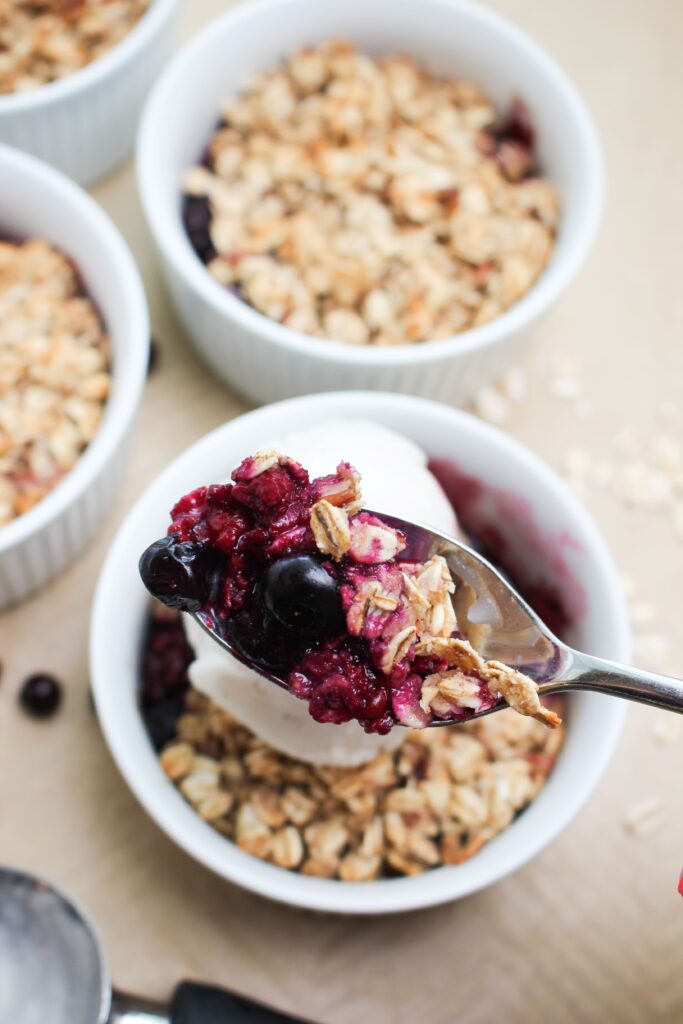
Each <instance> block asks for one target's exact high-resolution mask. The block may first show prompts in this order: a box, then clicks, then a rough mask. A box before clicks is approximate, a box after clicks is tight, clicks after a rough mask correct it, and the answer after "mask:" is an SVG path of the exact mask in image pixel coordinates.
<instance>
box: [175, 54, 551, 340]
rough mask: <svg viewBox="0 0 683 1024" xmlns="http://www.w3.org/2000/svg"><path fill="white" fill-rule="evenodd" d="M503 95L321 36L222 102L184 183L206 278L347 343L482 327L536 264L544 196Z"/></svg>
mask: <svg viewBox="0 0 683 1024" xmlns="http://www.w3.org/2000/svg"><path fill="white" fill-rule="evenodd" d="M533 143H534V139H533V132H532V130H531V128H530V126H529V123H528V115H527V113H526V110H525V108H524V107H523V105H522V104H521V103H520V102H519V101H518V102H517V103H516V104H515V105H514V106H513V109H512V111H511V113H510V116H509V117H508V118H507V120H504V121H501V119H500V118H499V116H498V114H497V112H496V110H495V108H494V107H493V105H492V104H491V102H490V100H489V99H488V98H487V97H486V96H485V95H483V94H482V93H481V92H480V91H479V90H478V89H477V88H475V87H474V86H473V85H471V84H470V83H467V82H463V81H459V80H457V79H454V78H444V77H439V76H437V75H435V74H433V73H431V72H430V71H428V70H427V69H425V68H422V67H419V66H418V65H416V64H415V63H414V62H413V61H411V60H409V59H408V58H406V57H401V56H390V57H385V58H382V59H379V60H373V59H371V58H370V57H368V56H366V55H364V54H362V53H359V52H357V51H356V50H355V49H354V48H353V46H351V45H350V44H349V43H347V42H344V41H339V40H333V41H329V42H325V43H322V44H321V45H318V46H315V47H312V48H310V49H306V50H302V51H300V52H298V53H296V54H294V55H293V56H291V57H290V58H289V59H288V60H286V61H285V62H284V63H283V65H282V66H281V67H279V68H276V69H274V70H272V71H268V72H266V73H265V74H262V75H260V76H259V77H257V78H256V79H255V80H254V81H252V83H251V85H250V86H249V88H248V89H247V90H246V91H245V92H244V94H243V95H241V96H240V97H238V98H237V99H235V100H233V101H232V102H230V103H228V104H227V105H226V107H225V109H224V111H223V114H222V119H221V123H220V127H219V129H218V130H217V132H216V133H215V134H214V136H213V137H212V139H211V141H210V143H209V146H208V150H207V154H206V158H205V161H204V164H202V165H201V166H196V167H194V168H193V169H191V170H190V171H189V172H188V174H187V175H186V178H185V183H184V191H185V211H184V220H185V225H186V228H187V230H188V234H189V236H190V240H191V242H192V244H193V246H194V248H195V251H196V252H197V253H198V255H199V256H200V258H201V259H202V260H203V261H204V262H205V263H206V264H207V266H208V269H209V271H210V273H211V274H212V275H213V276H214V278H215V279H216V280H217V281H218V282H219V283H220V284H221V285H222V286H224V287H227V288H230V289H232V290H233V291H234V292H235V293H236V294H237V295H238V296H240V297H241V298H242V299H243V300H244V301H246V302H247V303H249V304H250V305H252V306H253V307H254V308H255V309H257V310H259V311H260V312H261V313H263V314H264V315H265V316H268V317H270V318H272V319H274V320H277V321H279V322H280V323H283V324H285V325H287V326H290V327H292V328H294V329H295V330H299V331H302V332H304V333H306V334H310V335H315V336H318V337H320V338H332V339H335V340H337V341H342V342H346V343H347V344H350V345H404V344H410V343H419V342H424V341H431V340H436V339H443V338H448V337H451V336H452V335H454V334H457V333H459V332H461V331H464V330H467V329H469V328H472V327H476V326H478V325H480V324H484V323H486V322H488V321H489V320H492V319H494V318H495V317H496V316H498V315H500V314H501V313H502V312H504V311H505V310H506V309H507V308H508V307H509V306H511V305H512V304H513V303H515V302H516V301H517V300H518V299H520V298H521V297H522V296H523V295H524V294H525V293H526V292H527V291H528V290H529V288H531V286H532V285H533V284H534V282H535V281H536V279H537V278H538V276H539V275H540V274H541V273H542V271H543V269H544V268H545V266H546V264H547V263H548V261H549V259H550V257H551V255H552V251H553V247H554V239H555V235H556V232H557V228H558V223H559V201H558V197H557V195H556V193H555V191H554V190H553V188H552V186H551V185H550V184H549V183H548V182H547V181H545V180H544V179H543V178H542V177H540V176H539V172H538V169H537V167H536V163H535V158H534V155H533Z"/></svg>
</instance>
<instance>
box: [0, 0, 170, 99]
mask: <svg viewBox="0 0 683 1024" xmlns="http://www.w3.org/2000/svg"><path fill="white" fill-rule="evenodd" d="M151 2H152V0H51V2H49V3H48V2H46V0H0V94H7V93H14V92H28V91H30V90H33V89H37V88H39V87H40V86H42V85H47V83H49V82H54V81H56V80H57V79H60V78H64V77H65V76H66V75H70V74H72V73H73V72H74V71H78V70H79V69H80V68H83V67H85V66H86V65H87V64H91V63H92V62H93V61H94V60H97V59H98V57H101V56H102V55H103V54H104V53H106V52H107V51H108V50H110V49H111V48H112V47H113V46H116V44H117V43H119V42H120V41H121V40H122V39H123V38H124V36H126V35H127V34H128V33H129V32H130V30H131V29H132V28H134V26H135V25H136V24H137V23H138V21H139V20H140V18H141V17H142V15H143V14H144V13H145V11H146V10H147V8H148V7H149V6H150V3H151Z"/></svg>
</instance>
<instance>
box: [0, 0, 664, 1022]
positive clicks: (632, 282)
mask: <svg viewBox="0 0 683 1024" xmlns="http://www.w3.org/2000/svg"><path fill="white" fill-rule="evenodd" d="M321 2H331V0H321ZM368 2H371V0H368ZM226 6H228V4H227V3H225V2H221V0H191V2H190V0H187V2H186V3H185V5H184V15H183V31H184V34H185V35H189V34H190V33H191V32H192V31H193V30H194V29H196V28H197V27H198V26H199V25H201V24H203V23H204V22H206V21H207V20H208V19H209V18H211V17H212V16H213V15H214V14H216V13H217V12H219V11H220V10H222V9H223V8H225V7H226ZM493 6H495V7H496V8H497V9H499V10H500V11H502V12H503V13H505V14H507V15H508V16H509V17H510V18H512V19H514V20H515V21H517V22H518V23H519V24H521V25H522V26H524V27H525V28H526V29H528V30H529V31H531V32H532V33H533V34H534V35H536V36H537V38H538V39H539V40H540V41H541V42H542V43H543V44H544V45H546V46H547V47H548V49H549V50H550V52H551V53H553V54H555V55H556V56H557V57H558V58H559V59H560V61H561V62H562V63H563V64H564V66H565V67H566V68H567V69H568V71H569V72H570V74H571V75H572V76H573V78H574V79H575V80H576V82H577V83H578V85H579V86H580V88H581V89H582V91H583V92H584V94H585V96H586V97H587V100H588V102H589V104H590V106H591V108H592V110H593V112H594V114H595V117H596V119H597V122H598V125H599V128H600V131H601V134H602V138H603V141H604V145H605V151H606V157H607V165H608V175H609V187H608V202H607V210H606V216H605V220H604V224H603V229H602V231H601V234H600V237H599V240H598V243H597V245H596V247H595V249H594V251H593V254H592V256H591V258H590V261H589V263H588V265H587V267H586V269H585V270H584V271H583V273H582V274H581V276H580V278H579V279H578V281H577V282H576V283H575V284H574V285H573V286H572V288H571V290H570V291H569V293H568V294H567V295H566V296H565V297H564V298H563V299H562V301H561V302H560V303H558V305H557V306H556V307H555V309H554V310H553V311H552V312H551V314H550V315H549V316H548V317H547V318H546V319H545V321H544V322H543V324H542V325H541V327H540V328H539V329H538V330H537V332H536V335H537V336H536V338H535V339H534V349H533V351H532V355H531V356H530V357H529V372H530V375H531V384H532V392H533V398H532V399H530V400H529V401H527V402H525V403H523V404H520V405H517V406H515V407H514V408H513V410H512V414H511V417H510V419H509V422H508V423H507V424H506V427H507V429H509V430H510V431H511V433H512V434H514V435H515V436H516V437H518V438H520V439H521V440H523V441H525V442H526V443H527V444H529V445H530V446H531V447H532V448H533V449H534V450H536V451H537V452H539V453H540V454H541V455H542V456H543V457H545V458H546V459H547V460H548V461H549V462H551V463H553V464H555V465H559V464H560V463H561V461H562V458H563V455H564V453H565V452H566V449H567V448H568V446H569V445H576V446H578V447H580V448H583V449H587V450H588V451H590V452H591V453H592V455H593V456H600V457H605V458H608V459H611V458H613V454H614V443H615V436H616V435H617V433H618V432H619V430H620V429H621V428H622V427H624V426H626V425H631V426H633V427H634V428H635V429H636V430H637V431H641V432H642V433H643V435H644V436H645V437H647V438H652V437H654V436H656V435H657V434H658V433H660V432H661V431H662V430H663V429H664V428H663V425H662V414H663V412H664V413H666V412H667V406H666V403H673V405H674V407H675V406H676V403H678V404H680V401H681V381H682V380H683V344H682V338H683V287H681V283H680V272H681V265H682V264H681V255H682V254H681V238H682V237H683V200H682V193H681V187H680V168H681V166H683V133H682V132H681V130H680V108H681V99H682V97H683V60H681V51H680V39H681V35H682V33H683V6H681V5H680V4H676V3H672V2H671V0H627V2H626V3H624V2H623V0H574V2H573V3H572V4H558V3H543V2H541V0H496V2H495V3H494V5H493ZM95 195H96V197H97V198H98V199H99V200H100V201H101V202H102V203H103V205H104V206H105V208H106V209H107V210H108V211H109V213H110V214H111V215H112V216H113V218H114V219H115V221H116V222H117V224H118V225H119V227H120V228H121V229H122V231H123V233H124V235H125V236H126V238H127V240H128V242H129V243H130V245H131V247H132V249H133V251H134V253H135V255H136V257H137V259H138V261H139V264H140V267H141V269H142V273H143V275H144V279H145V283H146V286H147V291H148V296H149V300H150V304H151V309H152V318H153V323H154V332H155V335H156V336H157V338H158V339H159V341H160V344H161V361H160V366H159V369H158V371H157V373H156V374H155V375H154V376H153V377H152V379H151V380H150V382H149V385H148V388H147V392H146V395H145V401H144V406H143V410H142V415H141V418H140V422H139V427H138V434H137V443H136V444H135V451H134V453H133V458H132V462H131V465H130V466H129V470H128V473H127V476H126V481H125V486H124V487H123V489H122V491H121V494H120V495H119V498H118V501H117V503H116V507H115V508H114V509H113V510H112V513H111V515H110V517H109V519H108V521H107V522H106V524H105V525H104V528H103V530H102V533H101V535H100V536H99V538H98V540H97V542H96V543H94V544H93V545H92V546H91V547H90V548H89V550H88V552H87V553H86V554H85V555H84V556H83V557H82V558H80V559H79V561H78V562H77V563H76V564H75V565H73V566H72V567H71V569H70V570H69V571H68V572H66V573H65V574H64V575H63V576H62V577H61V578H60V579H59V580H58V581H57V582H55V583H54V584H52V585H51V586H50V587H48V589H47V590H45V591H44V592H43V593H42V594H40V595H39V596H38V597H36V598H34V599H33V600H31V601H29V602H28V603H26V604H24V605H23V606H22V607H20V608H17V609H16V610H13V611H11V612H9V613H6V614H4V615H3V616H2V619H1V620H0V653H1V656H2V661H3V663H4V676H3V679H2V686H1V687H0V723H1V724H0V751H1V753H0V765H2V772H1V773H0V860H1V861H2V862H4V863H11V864H15V865H18V866H22V867H25V868H27V869H30V870H33V871H36V872H38V873H41V874H44V875H46V876H48V877H49V878H51V879H53V880H55V881H56V882H58V883H61V884H62V885H64V886H65V887H67V888H68V889H69V890H70V891H71V892H72V893H73V894H74V895H75V896H76V897H77V898H78V899H79V900H81V901H82V902H83V903H84V904H85V905H86V906H87V907H88V908H89V910H90V911H91V913H92V915H93V916H94V918H95V920H96V921H97V923H98V925H99V927H100V928H101V931H102V934H103V937H104V942H105V946H106V949H107V951H108V954H109V956H110V959H111V966H112V973H113V976H114V978H115V980H116V982H117V984H118V985H119V986H121V987H125V988H129V989H131V990H136V991H140V992H143V993H146V994H148V995H150V996H158V997H163V996H164V995H166V994H168V992H169V991H170V989H171V986H172V984H173V983H174V982H175V981H176V980H178V979H179V978H181V977H183V976H193V977H197V978H203V979H206V980H209V981H215V982H220V983H222V984H225V985H228V986H230V985H232V986H234V987H236V988H238V989H240V990H242V991H245V992H248V993H250V994H252V995H257V996H259V997H260V998H262V999H265V1000H268V1001H272V1002H273V1003H276V1004H278V1005H279V1006H281V1007H282V1008H283V1009H288V1010H290V1011H292V1012H299V1013H301V1014H304V1015H306V1016H310V1017H313V1018H316V1019H319V1020H321V1021H324V1022H330V1024H352V1022H353V1024H359V1022H362V1024H409V1022H410V1024H413V1022H418V1021H419V1022H420V1024H447V1022H455V1021H457V1022H458V1024H493V1022H494V1021H496V1022H501V1024H577V1022H591V1024H592V1022H600V1024H606V1022H618V1024H655V1022H656V1024H659V1022H666V1024H678V1022H681V1021H683V965H682V964H681V952H682V950H683V900H681V898H680V897H679V896H677V894H676V883H677V879H678V873H679V870H680V868H681V867H682V866H683V807H682V797H681V786H680V780H681V777H682V774H683V736H682V737H681V738H679V739H678V740H677V741H673V742H670V743H669V744H668V745H662V744H657V743H656V742H655V739H654V738H653V728H654V727H655V723H656V721H657V713H656V712H652V711H648V710H644V709H631V710H630V711H629V715H628V721H627V726H626V729H625V733H624V736H623V739H622V742H621V744H620V746H619V749H618V752H617V754H616V756H615V758H614V761H613V763H612V765H611V767H610V769H609V771H608V773H607V776H606V778H605V780H604V782H603V783H602V784H601V786H600V788H599V790H598V792H597V793H596V794H595V796H594V798H593V799H592V801H591V802H590V804H589V806H588V807H587V808H586V809H585V810H584V811H583V813H582V814H581V815H580V816H579V818H578V820H577V821H576V822H575V823H574V824H573V825H572V826H571V827H570V828H569V829H568V830H567V831H566V832H565V833H564V834H563V835H562V836H561V837H560V838H559V839H558V840H557V841H556V842H555V843H554V844H553V845H552V846H551V847H550V848H549V849H548V850H546V851H545V852H544V853H543V854H542V855H541V856H539V857H538V858H537V859H536V860H535V861H534V862H533V863H532V864H530V865H528V866H527V867H525V868H524V869H522V870H521V871H519V872H517V873H516V874H515V875H514V876H512V877H510V878H508V879H506V880H505V881H503V882H501V883H499V884H498V885H496V886H494V887H492V888H491V889H489V890H487V891H484V892H482V893H480V894H478V895H476V896H473V897H470V898H469V899H466V900H463V901H461V902H459V903H454V904H451V905H450V906H445V907H441V908H437V909H433V910H429V911H425V912H420V913H412V914H406V915H401V916H399V917H395V918H384V919H375V920H367V919H348V920H347V919H341V918H335V917H333V916H317V915H313V914H310V913H307V912H303V911H301V912H299V911H296V910H291V909H288V908H285V907H281V906H278V905H276V904H274V903H270V902H267V901H265V900H263V899H261V898H258V897H256V896H253V895H250V894H249V893H247V892H243V891H241V890H239V889H237V888H234V887H232V886H230V885H229V884H227V883H225V882H223V881H221V880H220V879H217V878H215V877H213V876H212V875H211V874H209V873H208V872H207V871H206V870H204V869H203V868H201V867H199V866H198V865H197V864H195V863H194V862H193V861H192V860H190V859H189V858H188V857H187V856H186V855H185V854H184V853H182V852H181V851H180V850H178V849H176V847H175V846H174V845H173V844H172V843H171V842H170V841H169V840H168V839H166V838H165V837H164V836H163V835H162V833H161V832H160V831H159V830H158V829H157V827H156V826H155V825H154V824H153V823H152V822H151V821H150V820H149V819H148V818H147V816H146V815H145V813H144V812H143V811H142V810H141V809H140V807H139V806H138V805H137V803H136V801H135V800H134V798H133V797H132V795H131V794H130V792H129V791H128V789H127V788H126V786H125V785H124V783H123V782H122V780H121V779H120V777H119V775H118V773H117V771H116V769H115V767H114V765H113V762H112V760H111V758H110V757H109V754H108V752H107V749H106V747H105V745H104V743H103V741H102V738H101V736H100V733H99V730H98V726H97V722H96V719H95V717H94V715H93V713H92V711H91V709H90V706H89V701H88V669H87V656H86V640H87V632H88V615H89V605H90V599H91V595H92V592H93V588H94V585H95V580H96V577H97V573H98V568H99V566H100V564H101V562H102V559H103V556H104V554H105V552H106V550H107V545H108V543H109V540H110V538H111V537H112V534H113V533H114V531H115V529H116V528H117V525H118V524H119V523H120V521H121V519H122V517H123V515H124V514H125V511H126V509H127V508H128V507H129V505H130V503H131V501H132V500H133V499H134V498H135V497H136V496H137V495H138V494H139V493H140V491H141V490H142V488H143V487H144V485H145V481H146V480H147V479H148V478H149V477H150V476H152V475H154V474H156V473H157V472H158V471H159V470H160V469H161V468H162V467H163V466H164V465H165V464H166V463H167V461H168V460H169V459H170V458H171V457H172V456H174V455H175V454H176V453H178V452H179V451H181V450H182V449H183V448H184V447H185V446H186V445H187V444H188V443H190V442H191V441H193V440H194V439H196V438H197V437H199V436H200V435H201V434H203V433H204V432H206V431H207V430H209V429H211V428H212V427H214V426H216V425H218V424H220V423H222V422H224V421H225V420H228V419H231V418H232V417H234V416H236V415H239V414H240V413H241V412H243V411H244V409H245V406H244V405H243V404H242V403H241V402H240V401H239V400H237V399H236V398H234V397H232V396H231V395H230V394H228V393H227V392H226V391H224V390H223V389H222V388H221V387H220V386H219V385H218V384H217V383H215V382H214V381H213V380H212V378H211V376H210V375H209V373H208V372H207V370H206V369H204V368H203V367H202V366H201V365H200V364H199V363H198V362H197V360H196V359H195V358H194V356H193V355H192V354H191V352H190V351H189V349H188V347H187V346H186V345H185V343H184V341H183V338H182V334H181V331H180V329H179V327H178V325H177V323H176V322H175V320H174V318H173V314H172V312H171V310H170V308H169V304H168V302H167V299H166V297H165V295H164V292H163V289H162V286H161V282H160V279H159V274H158V271H157V268H156V265H155V259H154V255H153V252H152V247H151V243H150V239H149V235H148V233H147V229H146V227H145V224H144V221H143V218H142V214H141V210H140V206H139V203H138V199H137V195H136V190H135V183H134V175H133V170H132V166H131V165H130V164H129V165H127V166H126V167H124V168H123V169H122V170H121V171H120V172H118V173H117V174H116V175H115V176H114V177H112V178H111V179H109V180H108V181H106V182H105V183H104V184H101V185H100V186H98V187H97V188H96V189H95ZM565 357H566V358H568V359H572V360H575V362H576V365H577V371H576V372H577V373H578V374H579V375H580V379H581V381H582V382H583V388H584V393H585V396H584V398H582V400H581V401H580V402H565V403H561V402H559V401H557V400H556V399H553V398H552V397H550V396H549V395H548V393H547V388H546V384H545V377H544V373H545V371H544V370H542V369H534V366H536V365H537V364H539V362H541V363H542V361H543V360H546V361H547V360H550V361H552V360H555V359H562V358H565ZM663 403H664V404H663ZM169 411H170V419H169ZM669 416H670V422H669V424H668V426H667V427H666V431H667V432H668V433H669V434H673V435H674V439H678V441H681V440H682V439H683V427H682V426H681V424H682V423H683V418H681V419H678V418H677V415H676V410H675V408H674V409H673V411H671V410H669ZM169 423H170V425H171V426H170V429H169ZM587 501H588V505H589V507H590V508H591V510H592V511H593V513H594V515H595V516H596V518H597V520H598V522H599V524H600V526H601V528H602V529H603V531H604V533H605V534H606V536H607V538H608V540H609V542H610V544H611V546H612V549H613V551H614V553H615V555H616V558H617V560H618V562H619V565H620V567H621V568H622V569H623V571H624V572H625V573H627V574H628V575H629V576H631V577H632V578H633V580H635V581H636V585H637V587H638V590H639V594H640V595H641V596H642V598H643V599H645V600H647V602H650V603H652V604H654V606H655V608H656V609H657V613H658V618H657V621H656V623H655V625H654V626H653V627H648V628H649V630H650V632H651V633H652V632H653V631H654V633H655V635H654V637H653V636H650V637H649V638H648V637H647V636H646V637H645V639H644V641H643V644H642V646H643V647H644V648H650V649H651V648H653V647H654V648H658V647H661V646H663V642H662V637H668V638H669V640H670V643H671V646H672V648H673V645H674V644H675V642H676V641H677V640H678V638H679V637H680V635H681V634H680V613H681V602H680V598H679V581H680V580H681V579H683V542H681V540H680V539H676V536H675V533H674V530H673V528H672V525H671V522H670V518H669V517H668V516H667V515H665V514H664V513H663V512H661V511H660V512H648V511H642V510H629V509H626V508H625V507H624V506H623V505H622V504H621V503H620V502H619V501H617V500H615V498H614V497H612V496H611V495H610V493H608V490H605V489H603V490H601V489H600V488H598V487H595V488H590V489H589V493H588V497H587ZM643 617H645V616H643ZM660 634H661V636H660ZM664 667H665V668H669V669H670V670H671V671H674V670H678V671H680V672H683V657H681V656H680V655H678V656H677V652H676V651H675V649H672V650H671V653H670V657H669V658H668V661H667V663H666V665H665V666H664ZM38 669H47V670H50V671H52V672H55V673H57V674H58V675H59V676H60V677H61V678H62V679H63V680H64V682H65V685H66V687H67V696H66V701H65V705H64V707H63V710H62V712H61V714H60V715H59V717H58V718H57V719H55V720H54V721H52V722H50V723H49V724H48V723H43V724H39V723H35V722H32V721H30V720H28V719H27V718H26V717H24V716H23V715H22V714H21V713H20V711H19V710H18V708H17V706H16V692H17V689H18V687H19V685H20V682H21V680H22V678H23V677H24V676H25V675H26V674H27V673H29V672H31V671H36V670H38ZM650 797H655V798H657V799H658V800H660V801H661V817H660V820H659V822H658V824H657V827H655V828H654V829H653V830H652V831H651V832H650V833H649V834H647V835H644V836H639V837H637V838H636V837H633V836H630V835H629V834H627V832H626V830H625V829H624V825H623V818H624V814H625V812H626V811H627V809H628V808H629V807H630V806H631V805H632V804H634V803H637V802H638V801H640V800H641V799H649V798H650ZM2 1024H15V1022H9V1021H8V1022H2ZM46 1024H49V1022H46Z"/></svg>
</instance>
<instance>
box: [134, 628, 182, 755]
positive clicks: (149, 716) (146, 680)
mask: <svg viewBox="0 0 683 1024" xmlns="http://www.w3.org/2000/svg"><path fill="white" fill-rule="evenodd" d="M193 659H194V651H193V650H192V648H191V647H190V645H189V644H188V642H187V640H186V638H185V631H184V629H183V624H182V621H181V617H180V615H179V614H173V613H170V612H167V611H165V610H164V609H156V610H155V611H154V612H153V614H152V616H151V618H150V621H149V623H148V626H147V633H146V636H145V639H144V643H143V657H142V672H141V675H142V692H141V695H140V696H141V704H142V714H143V717H144V719H145V723H146V725H147V730H148V732H149V734H150V738H151V740H152V743H153V744H154V746H155V747H156V748H157V749H158V750H161V748H162V747H163V746H165V744H166V743H168V742H169V741H170V740H172V739H173V737H174V736H175V733H176V722H177V720H178V717H179V715H180V714H181V713H182V710H183V701H184V697H185V694H186V693H187V690H188V689H189V686H190V680H189V678H188V675H187V670H188V668H189V666H190V664H191V662H192V661H193Z"/></svg>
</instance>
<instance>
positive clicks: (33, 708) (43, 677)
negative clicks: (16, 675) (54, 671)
mask: <svg viewBox="0 0 683 1024" xmlns="http://www.w3.org/2000/svg"><path fill="white" fill-rule="evenodd" d="M61 699H62V687H61V685H60V684H59V682H58V681H57V680H56V679H55V678H54V676H49V675H47V674H45V673H37V674H36V675H32V676H29V677H28V679H27V680H26V682H25V683H24V685H23V686H22V688H21V690H20V691H19V702H20V704H21V706H22V707H23V709H24V711H27V712H28V713H29V714H30V715H32V716H33V717H34V718H49V717H50V716H51V715H54V713H55V711H56V710H57V708H58V707H59V705H60V702H61Z"/></svg>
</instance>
